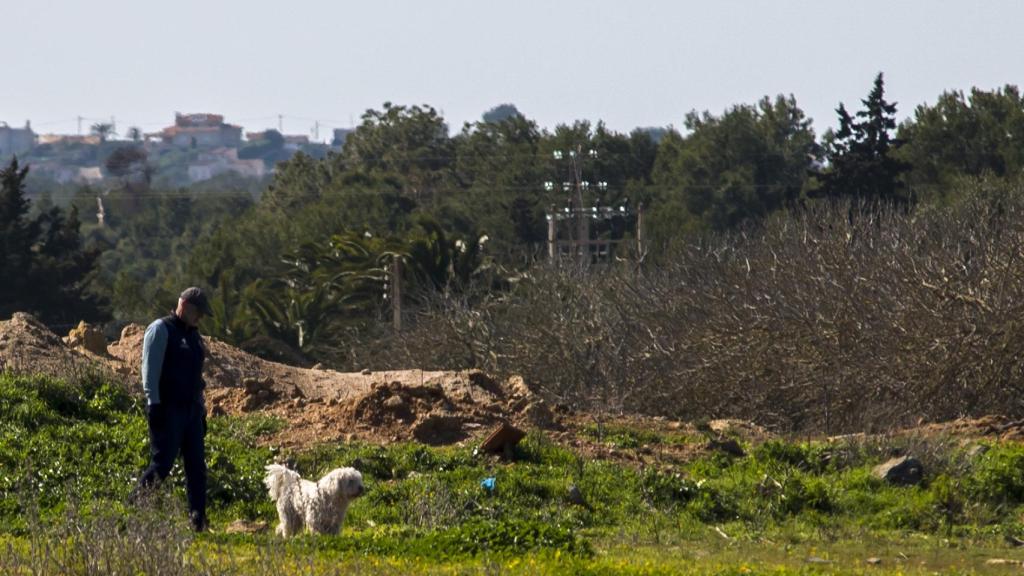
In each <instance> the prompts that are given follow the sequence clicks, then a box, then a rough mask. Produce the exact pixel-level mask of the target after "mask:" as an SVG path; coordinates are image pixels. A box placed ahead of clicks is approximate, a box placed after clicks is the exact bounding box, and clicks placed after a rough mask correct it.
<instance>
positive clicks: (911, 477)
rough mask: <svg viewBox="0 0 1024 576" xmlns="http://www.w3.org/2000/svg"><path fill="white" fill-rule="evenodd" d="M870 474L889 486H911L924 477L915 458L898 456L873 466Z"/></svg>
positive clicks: (921, 467)
mask: <svg viewBox="0 0 1024 576" xmlns="http://www.w3.org/2000/svg"><path fill="white" fill-rule="evenodd" d="M871 474H873V475H874V476H875V478H879V479H881V480H885V481H886V482H889V483H891V484H899V485H902V486H911V485H914V484H917V483H918V482H920V481H921V478H922V477H923V476H924V467H923V466H922V465H921V462H920V461H919V460H918V459H917V458H912V457H910V456H900V457H898V458H893V459H891V460H889V461H888V462H886V463H884V464H879V465H878V466H875V468H874V470H872V471H871Z"/></svg>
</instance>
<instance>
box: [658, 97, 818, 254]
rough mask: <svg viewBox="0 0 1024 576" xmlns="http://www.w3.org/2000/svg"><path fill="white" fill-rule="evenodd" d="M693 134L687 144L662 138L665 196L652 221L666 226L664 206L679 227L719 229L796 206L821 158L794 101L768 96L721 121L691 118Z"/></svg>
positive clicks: (732, 110) (678, 138)
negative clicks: (672, 214)
mask: <svg viewBox="0 0 1024 576" xmlns="http://www.w3.org/2000/svg"><path fill="white" fill-rule="evenodd" d="M686 128H687V129H689V130H690V132H691V133H690V134H689V135H688V136H686V137H685V138H684V137H682V136H681V135H679V134H678V133H676V132H674V131H672V132H669V133H668V134H666V135H665V136H663V137H662V139H661V142H660V144H659V146H658V153H657V159H656V161H655V166H654V168H653V180H654V183H655V186H656V188H657V190H658V193H659V194H658V197H657V206H656V207H655V213H654V214H652V216H653V217H654V221H655V222H661V223H662V224H664V225H669V222H668V221H666V220H665V219H662V218H660V217H659V216H658V214H657V212H659V211H661V210H662V208H663V207H664V208H669V207H672V212H673V213H674V214H675V215H674V216H673V219H675V220H677V222H676V226H677V227H682V228H694V227H697V228H700V227H703V228H711V229H715V230H724V229H728V228H733V227H735V226H737V225H739V224H740V223H742V222H744V221H747V220H757V219H760V218H763V217H764V216H766V215H768V214H770V213H772V212H775V211H777V210H780V209H783V208H787V207H792V206H793V205H795V204H796V202H797V201H798V200H799V198H800V194H801V191H802V189H803V186H804V181H805V179H806V175H807V171H808V169H809V168H810V167H811V166H812V162H813V161H814V159H815V158H816V157H817V156H818V154H819V152H818V148H817V144H816V143H815V137H814V131H813V130H812V129H811V122H810V120H808V119H807V118H806V117H805V116H804V113H803V111H802V110H801V109H800V108H799V106H797V103H796V99H795V98H793V96H788V97H785V96H781V95H780V96H777V97H776V98H775V99H774V100H772V99H770V98H768V97H767V96H766V97H764V98H762V99H761V100H760V101H758V103H757V104H756V105H738V106H734V107H732V108H730V109H728V110H726V111H725V113H724V114H722V115H721V116H714V115H712V114H710V113H708V112H704V113H703V114H698V113H697V112H695V111H694V112H690V113H689V114H688V115H687V116H686ZM680 209H683V212H682V213H680ZM652 223H653V222H652ZM665 232H666V231H660V232H658V234H661V236H662V238H666V237H667V236H668V235H669V234H668V233H665ZM656 235H657V234H656Z"/></svg>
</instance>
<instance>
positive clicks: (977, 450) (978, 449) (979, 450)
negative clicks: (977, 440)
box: [966, 444, 988, 460]
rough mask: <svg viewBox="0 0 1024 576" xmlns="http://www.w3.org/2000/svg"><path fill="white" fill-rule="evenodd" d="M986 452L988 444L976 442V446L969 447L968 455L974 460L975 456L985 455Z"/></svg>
mask: <svg viewBox="0 0 1024 576" xmlns="http://www.w3.org/2000/svg"><path fill="white" fill-rule="evenodd" d="M986 452H988V446H986V445H984V444H975V445H974V446H971V447H970V448H968V449H967V452H966V455H967V457H968V458H970V459H971V460H974V459H975V458H977V457H978V456H981V455H983V454H984V453H986Z"/></svg>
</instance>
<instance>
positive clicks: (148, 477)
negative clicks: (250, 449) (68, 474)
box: [139, 287, 212, 532]
mask: <svg viewBox="0 0 1024 576" xmlns="http://www.w3.org/2000/svg"><path fill="white" fill-rule="evenodd" d="M211 313H212V312H211V310H210V303H209V301H208V300H207V299H206V295H205V294H203V291H202V290H200V289H199V288H195V287H192V288H188V289H186V290H185V291H184V292H182V293H181V296H179V297H178V307H177V308H176V309H175V310H174V313H173V314H171V315H169V316H167V317H165V318H161V319H159V320H156V321H155V322H153V323H152V324H150V325H149V327H148V328H146V335H145V337H144V339H143V343H142V388H143V390H144V391H145V393H146V416H147V419H148V420H149V443H150V446H149V451H150V455H151V460H150V464H149V467H148V468H146V470H145V471H144V472H143V473H142V477H141V478H140V479H139V488H140V489H141V488H148V487H150V486H152V485H153V483H154V482H155V481H157V480H163V479H164V478H166V477H167V475H168V474H170V472H171V467H172V466H173V465H174V461H175V459H177V457H178V452H181V455H182V458H183V459H184V461H185V488H186V493H187V495H188V509H189V520H190V521H191V523H192V528H193V529H194V530H195V531H197V532H201V531H203V530H205V529H206V447H205V444H204V439H205V436H206V406H205V404H204V402H203V389H204V388H205V387H206V384H205V382H204V381H203V360H204V359H205V357H206V349H205V346H204V345H203V340H202V337H201V336H200V335H199V330H198V326H199V320H200V319H201V318H202V317H203V315H207V316H209V315H210V314H211Z"/></svg>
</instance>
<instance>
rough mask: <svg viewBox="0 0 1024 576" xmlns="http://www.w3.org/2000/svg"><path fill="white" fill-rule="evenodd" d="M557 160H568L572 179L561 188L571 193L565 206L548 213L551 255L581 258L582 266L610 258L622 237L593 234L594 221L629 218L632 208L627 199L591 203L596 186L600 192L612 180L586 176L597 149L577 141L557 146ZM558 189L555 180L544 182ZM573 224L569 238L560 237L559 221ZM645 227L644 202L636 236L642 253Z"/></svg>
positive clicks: (548, 188)
mask: <svg viewBox="0 0 1024 576" xmlns="http://www.w3.org/2000/svg"><path fill="white" fill-rule="evenodd" d="M553 156H554V159H555V160H556V161H563V162H564V161H568V163H569V168H570V172H571V178H572V180H566V181H563V182H562V183H561V190H562V192H565V193H566V194H567V198H566V205H565V207H563V208H562V209H561V210H558V209H556V207H555V206H554V205H552V206H551V207H550V209H549V211H548V213H547V215H546V219H547V222H548V258H549V259H550V260H551V261H553V262H558V261H561V260H562V259H566V257H568V259H574V260H577V261H578V262H579V264H580V266H581V267H584V268H585V267H587V266H590V264H592V263H594V262H603V261H608V260H610V259H611V258H612V256H613V255H614V250H615V246H616V245H617V244H619V243H620V242H621V239H615V238H593V237H592V236H593V235H592V234H591V223H593V222H596V221H601V220H614V219H622V220H629V219H631V218H632V217H633V212H632V210H630V209H629V207H628V206H626V205H625V204H624V203H623V204H621V205H619V206H618V207H614V206H598V205H596V203H595V205H592V206H588V201H587V198H586V196H587V195H589V194H591V193H592V191H594V190H596V191H598V192H599V193H603V192H606V191H607V190H608V182H605V181H604V180H600V181H597V182H590V181H589V180H584V179H583V162H584V160H595V159H597V156H598V153H597V150H587V151H586V153H585V154H584V151H583V147H582V146H580V145H577V146H576V148H575V149H572V150H569V151H567V152H566V151H562V150H555V151H554V153H553ZM557 189H558V185H557V184H556V183H555V182H552V181H548V182H545V183H544V190H546V191H547V192H554V191H555V190H557ZM561 222H565V223H567V224H569V226H568V230H565V232H566V236H567V238H564V239H560V238H559V232H560V230H559V229H560V228H562V229H565V227H564V226H559V223H561ZM642 228H643V206H642V205H641V206H640V209H639V210H638V211H637V213H636V239H637V250H638V253H640V254H642V244H641V242H642V234H643V233H642Z"/></svg>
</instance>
